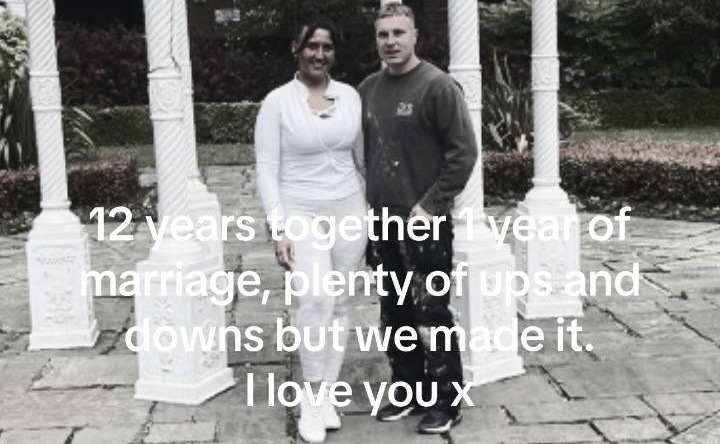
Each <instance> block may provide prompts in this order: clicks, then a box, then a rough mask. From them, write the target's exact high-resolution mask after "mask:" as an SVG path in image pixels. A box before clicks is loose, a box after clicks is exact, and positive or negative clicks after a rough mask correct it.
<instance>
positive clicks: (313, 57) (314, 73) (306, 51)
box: [297, 28, 335, 81]
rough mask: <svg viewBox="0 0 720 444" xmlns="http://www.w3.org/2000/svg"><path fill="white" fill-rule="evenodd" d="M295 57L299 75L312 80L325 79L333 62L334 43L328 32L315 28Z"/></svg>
mask: <svg viewBox="0 0 720 444" xmlns="http://www.w3.org/2000/svg"><path fill="white" fill-rule="evenodd" d="M297 57H298V65H299V66H298V69H299V71H300V75H301V76H303V77H305V78H307V79H308V80H313V81H318V80H322V79H325V78H326V77H327V75H328V73H329V72H330V68H331V67H332V65H333V63H334V62H335V44H334V43H333V41H332V37H331V36H330V32H329V31H328V30H326V29H322V28H318V29H316V30H315V32H314V33H313V35H312V36H310V38H309V39H308V41H307V43H306V44H305V46H304V47H303V49H302V50H301V51H300V52H298V53H297Z"/></svg>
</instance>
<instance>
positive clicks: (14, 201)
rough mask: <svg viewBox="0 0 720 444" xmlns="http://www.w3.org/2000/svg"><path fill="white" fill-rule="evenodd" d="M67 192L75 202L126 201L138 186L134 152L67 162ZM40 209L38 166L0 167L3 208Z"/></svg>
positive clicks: (9, 210) (6, 210)
mask: <svg viewBox="0 0 720 444" xmlns="http://www.w3.org/2000/svg"><path fill="white" fill-rule="evenodd" d="M67 174H68V176H67V177H68V195H69V197H70V201H71V202H72V204H73V206H83V205H87V206H97V205H111V204H116V203H123V202H127V201H128V200H129V199H132V198H134V197H135V195H136V194H137V192H138V189H139V183H138V166H137V159H136V158H135V156H112V157H103V158H100V159H96V160H90V161H82V162H80V161H74V162H70V163H68V165H67ZM39 210H40V178H39V176H38V170H37V168H34V167H33V168H26V169H21V170H3V171H0V212H2V213H10V214H19V213H21V212H23V211H30V212H38V211H39Z"/></svg>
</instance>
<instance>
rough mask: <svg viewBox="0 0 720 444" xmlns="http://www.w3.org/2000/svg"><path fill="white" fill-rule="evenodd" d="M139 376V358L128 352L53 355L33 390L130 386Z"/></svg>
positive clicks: (34, 384)
mask: <svg viewBox="0 0 720 444" xmlns="http://www.w3.org/2000/svg"><path fill="white" fill-rule="evenodd" d="M137 379H138V364H137V359H135V357H133V356H127V355H113V356H95V357H57V358H53V359H52V360H51V361H50V362H49V363H48V365H46V366H45V371H44V372H43V375H42V377H41V378H39V379H38V380H37V381H35V382H34V383H33V385H32V389H34V390H41V389H54V390H59V389H71V388H83V387H99V386H103V387H108V386H123V385H125V386H130V385H133V384H134V383H135V381H137Z"/></svg>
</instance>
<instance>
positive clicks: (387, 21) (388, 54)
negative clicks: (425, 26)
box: [375, 16, 417, 70]
mask: <svg viewBox="0 0 720 444" xmlns="http://www.w3.org/2000/svg"><path fill="white" fill-rule="evenodd" d="M375 41H376V43H377V48H378V54H379V55H380V59H381V60H382V61H384V62H385V63H386V64H387V66H388V67H389V68H391V69H395V70H402V68H403V67H404V66H406V65H407V64H408V63H409V62H410V60H411V59H412V57H413V56H414V55H415V43H416V42H417V30H416V29H415V24H414V23H413V21H412V20H411V19H410V18H409V17H405V16H394V17H385V18H381V19H378V20H377V21H375Z"/></svg>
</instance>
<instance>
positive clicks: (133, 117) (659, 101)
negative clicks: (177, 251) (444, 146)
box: [82, 89, 720, 146]
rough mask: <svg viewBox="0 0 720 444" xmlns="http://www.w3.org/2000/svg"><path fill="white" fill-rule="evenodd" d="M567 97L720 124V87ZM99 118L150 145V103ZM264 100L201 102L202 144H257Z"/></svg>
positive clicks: (614, 124)
mask: <svg viewBox="0 0 720 444" xmlns="http://www.w3.org/2000/svg"><path fill="white" fill-rule="evenodd" d="M563 100H564V101H566V102H567V103H569V104H571V105H572V106H574V107H575V108H577V109H578V110H581V111H584V112H587V113H588V114H589V115H591V116H594V117H596V118H597V120H598V122H599V125H600V126H601V127H603V128H647V127H657V126H666V127H696V126H717V125H720V90H702V89H673V90H667V91H622V90H607V91H599V92H592V91H589V92H588V93H587V94H585V95H582V96H578V95H574V96H565V97H563ZM82 108H83V109H84V110H85V111H87V112H88V113H89V114H90V115H91V116H92V117H93V119H94V120H95V121H94V122H93V124H92V125H91V126H90V128H89V129H88V133H89V135H90V137H91V138H92V139H93V141H94V142H95V144H96V145H101V146H118V145H139V144H142V145H148V144H151V143H152V125H151V123H150V117H149V115H148V108H147V106H119V107H114V108H98V107H94V106H84V107H82ZM258 108H259V104H258V103H255V102H239V103H196V104H195V127H196V134H197V140H198V142H200V143H208V144H215V143H252V139H253V128H254V125H255V116H256V115H257V111H258Z"/></svg>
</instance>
